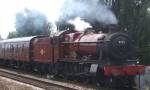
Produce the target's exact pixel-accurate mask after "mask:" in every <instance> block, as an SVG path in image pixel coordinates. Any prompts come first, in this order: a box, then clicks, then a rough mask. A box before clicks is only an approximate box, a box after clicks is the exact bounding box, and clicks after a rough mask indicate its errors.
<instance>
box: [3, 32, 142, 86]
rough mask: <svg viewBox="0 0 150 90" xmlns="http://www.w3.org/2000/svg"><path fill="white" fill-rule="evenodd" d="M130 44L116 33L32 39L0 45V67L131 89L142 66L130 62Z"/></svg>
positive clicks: (74, 34)
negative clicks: (119, 84) (126, 85)
mask: <svg viewBox="0 0 150 90" xmlns="http://www.w3.org/2000/svg"><path fill="white" fill-rule="evenodd" d="M131 52H132V43H131V39H130V38H129V36H128V34H126V33H123V32H117V31H109V32H108V33H93V32H91V30H86V31H84V32H80V31H75V30H66V31H61V32H59V33H57V34H56V35H55V36H53V37H47V36H33V37H23V38H15V39H6V40H1V41H0V64H4V65H9V66H15V67H18V68H24V69H32V70H38V71H40V72H42V73H47V74H51V75H59V76H63V77H69V76H74V77H82V78H84V79H86V80H89V79H92V80H95V81H96V82H97V83H99V84H100V85H108V84H109V85H112V84H114V83H115V84H116V83H117V82H119V83H120V82H121V83H122V84H128V85H130V86H132V85H133V84H132V82H133V77H134V76H135V75H137V74H141V73H143V72H144V66H143V65H136V64H135V63H134V64H133V63H131V62H130V60H129V59H130V57H131Z"/></svg>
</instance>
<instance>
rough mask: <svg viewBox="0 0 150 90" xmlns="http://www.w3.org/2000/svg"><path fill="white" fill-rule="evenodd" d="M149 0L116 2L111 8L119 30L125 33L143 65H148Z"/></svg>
mask: <svg viewBox="0 0 150 90" xmlns="http://www.w3.org/2000/svg"><path fill="white" fill-rule="evenodd" d="M149 3H150V1H149V0H116V2H115V3H114V6H113V10H114V11H115V13H116V15H117V17H118V19H119V26H120V30H122V31H127V32H128V33H129V34H130V35H131V36H132V38H133V40H134V43H135V47H136V48H137V51H138V54H137V57H138V58H139V59H140V60H141V61H140V62H141V63H143V64H150V61H149V59H150V46H149V45H150V39H149V36H150V33H149V31H150V17H149V15H148V12H147V9H148V7H149Z"/></svg>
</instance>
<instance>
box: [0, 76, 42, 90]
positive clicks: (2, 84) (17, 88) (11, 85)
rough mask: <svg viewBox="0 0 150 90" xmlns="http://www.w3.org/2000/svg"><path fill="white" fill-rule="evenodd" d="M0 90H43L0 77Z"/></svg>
mask: <svg viewBox="0 0 150 90" xmlns="http://www.w3.org/2000/svg"><path fill="white" fill-rule="evenodd" d="M0 90H45V89H42V88H38V87H35V86H31V85H29V84H24V83H21V82H18V81H14V80H12V79H8V78H5V77H1V76H0Z"/></svg>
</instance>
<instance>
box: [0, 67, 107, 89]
mask: <svg viewBox="0 0 150 90" xmlns="http://www.w3.org/2000/svg"><path fill="white" fill-rule="evenodd" d="M0 76H3V77H6V78H10V79H13V80H17V81H19V82H23V83H27V84H30V85H33V86H37V87H40V88H43V89H46V90H110V89H104V88H90V87H85V86H79V85H76V84H72V83H69V82H68V83H67V82H65V83H64V82H59V81H55V80H49V79H45V78H39V77H35V76H33V75H28V74H24V73H21V72H17V71H11V70H8V69H3V68H0Z"/></svg>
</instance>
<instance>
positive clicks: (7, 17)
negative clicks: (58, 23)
mask: <svg viewBox="0 0 150 90" xmlns="http://www.w3.org/2000/svg"><path fill="white" fill-rule="evenodd" d="M62 4H63V0H0V35H1V37H2V38H6V37H7V35H8V33H9V32H11V31H15V15H16V13H17V12H19V11H21V10H23V9H24V8H28V9H37V10H39V11H40V12H42V13H44V14H45V15H46V16H47V17H48V19H49V21H54V20H56V18H57V16H58V14H59V13H58V11H59V9H60V8H61V5H62Z"/></svg>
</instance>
